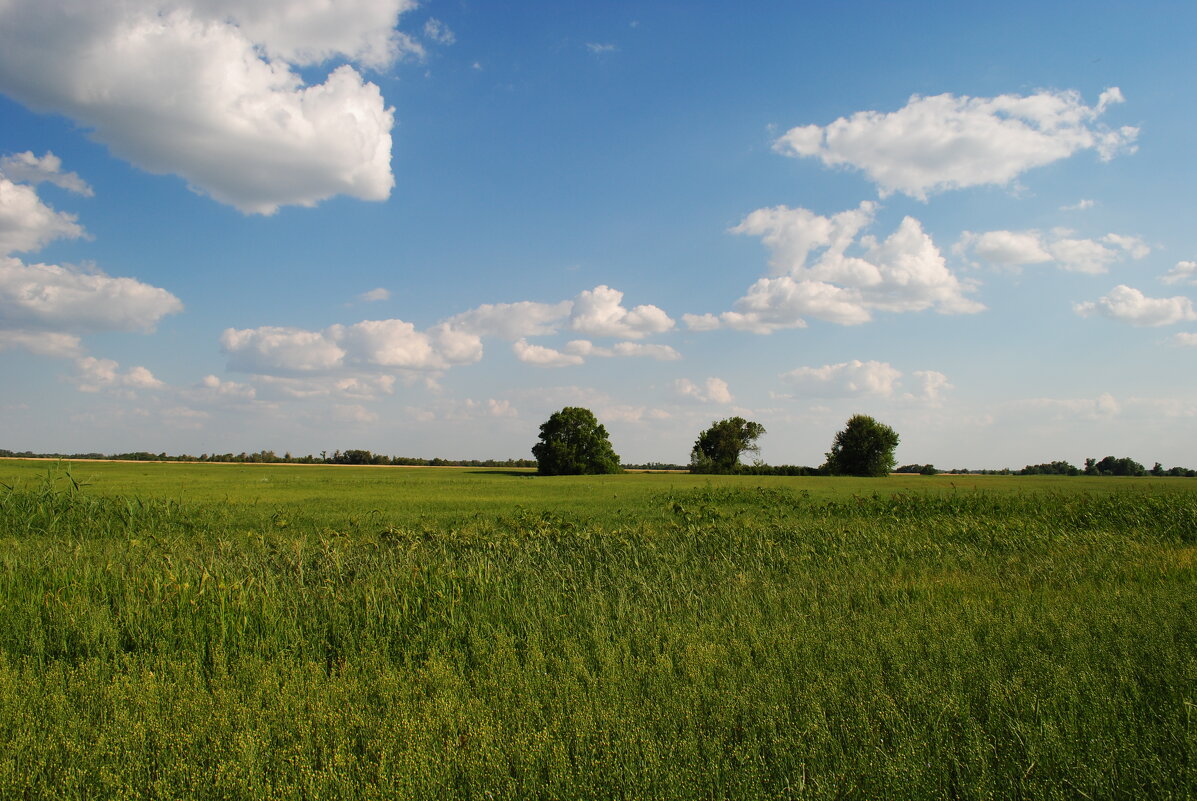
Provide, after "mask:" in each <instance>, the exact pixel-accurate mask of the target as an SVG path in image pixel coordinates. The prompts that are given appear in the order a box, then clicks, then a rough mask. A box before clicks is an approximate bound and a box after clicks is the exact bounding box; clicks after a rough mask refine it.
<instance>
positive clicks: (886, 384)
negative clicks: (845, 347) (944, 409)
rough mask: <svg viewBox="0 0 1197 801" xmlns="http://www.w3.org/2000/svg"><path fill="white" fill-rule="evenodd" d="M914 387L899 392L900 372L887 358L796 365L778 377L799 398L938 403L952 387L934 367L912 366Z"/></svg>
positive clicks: (901, 375) (900, 384)
mask: <svg viewBox="0 0 1197 801" xmlns="http://www.w3.org/2000/svg"><path fill="white" fill-rule="evenodd" d="M911 375H912V376H913V379H914V382H913V383H915V384H917V388H916V389H915V390H914V391H912V392H902V391H901V390H902V386H903V383H902V379H903V373H902V371H901V370H899V369H897V368H896V367H894V366H893V365H891V364H889V363H888V362H879V361H873V360H870V361H867V362H862V361H860V360H859V359H853V360H852V361H847V362H840V363H838V364H825V365H823V366H821V367H799V368H797V369H794V370H790V371H789V372H786V373H782V374H781V379H782V380H783V381H785V382H786V383H788V384H790V385H792V386H793V387H794V389H795V394H796V396H797V397H802V398H862V397H873V398H888V399H898V400H903V401H914V402H918V403H923V404H931V405H938V404H939V403H940V401H941V400H942V399H943V394H944V392H946V391H947V390H949V389H951V388H952V385H951V384H950V383H948V377H947V376H946V375H944V374H943V373H941V372H938V371H936V370H916V371H914V372H913V373H912V374H911Z"/></svg>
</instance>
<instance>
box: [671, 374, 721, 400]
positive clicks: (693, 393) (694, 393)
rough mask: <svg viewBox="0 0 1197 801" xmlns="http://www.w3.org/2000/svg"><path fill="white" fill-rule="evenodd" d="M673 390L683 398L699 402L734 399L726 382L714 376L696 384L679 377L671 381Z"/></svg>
mask: <svg viewBox="0 0 1197 801" xmlns="http://www.w3.org/2000/svg"><path fill="white" fill-rule="evenodd" d="M673 390H674V392H676V393H677V394H678V395H680V396H681V397H683V398H688V399H692V400H696V401H699V402H700V403H732V402H733V401H735V398H734V397H732V394H731V390H730V389H729V388H728V386H727V382H726V381H724V380H723V379H722V378H715V377H714V376H712V377H710V378H708V379H707V380H706V381H704V382H703V383H702V384H696V383H694V382H693V381H691V380H690V379H688V378H679V379H677V380H676V381H674V382H673Z"/></svg>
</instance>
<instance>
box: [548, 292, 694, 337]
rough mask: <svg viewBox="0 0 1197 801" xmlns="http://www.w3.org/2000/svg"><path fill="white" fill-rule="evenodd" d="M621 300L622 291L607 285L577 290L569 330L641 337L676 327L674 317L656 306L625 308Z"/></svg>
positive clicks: (606, 335) (597, 335) (589, 334)
mask: <svg viewBox="0 0 1197 801" xmlns="http://www.w3.org/2000/svg"><path fill="white" fill-rule="evenodd" d="M622 301H623V293H622V292H620V291H619V290H617V289H612V288H611V287H609V286H605V285H600V286H596V287H595V288H594V289H588V290H584V291H582V292H580V293H578V296H577V297H576V298H574V302H573V308H572V310H571V312H570V316H569V328H570V330H572V331H577V332H578V333H580V334H586V335H588V336H596V337H619V338H621V339H641V338H642V337H645V336H648V335H649V334H658V333H661V332H663V331H668V330H670V329H671V328H673V320H671V319H670V318H669V315H667V314H666V313H665V312H663V311H662V310H661V309H659V308H657V307H656V306H648V305H645V306H637V307H635V308H634V309H626V308H624V307H623V306H622V305H621V304H622Z"/></svg>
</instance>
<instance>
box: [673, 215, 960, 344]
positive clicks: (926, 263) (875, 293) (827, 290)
mask: <svg viewBox="0 0 1197 801" xmlns="http://www.w3.org/2000/svg"><path fill="white" fill-rule="evenodd" d="M875 212H876V204H874V203H871V202H867V201H866V202H864V203H862V204H861V205H860V206H859V207H858V208H856V209H850V210H848V211H845V212H841V213H839V214H835V215H833V216H831V217H824V216H822V215H819V214H815V213H814V212H811V211H809V210H807V209H802V208H797V209H791V208H789V207H787V206H775V207H772V208H764V209H757V210H756V211H754V212H752V213H751V214H749V215H748V216H747V217H745V218H744V220H743V221H741V222H740V224H739V225H737V226H735V227H734V228H732V229H731V231H732V233H737V234H750V235H754V236H759V237H761V240H762V241H763V242H764V243H765V246H766V247H767V248H769V251H770V254H771V258H770V261H769V266H770V272H771V273H772V276H770V277H765V278H761V279H760V280H758V281H757V282H756V283H755V284H753V285H752V286H751V287H749V289H748V292H747V294H746V295H745V296H744V297H742V298H740V300H738V301H736V303H735V304H734V306H733V309H732V311H729V312H724V313H722V314H720V315H718V316H716V315H710V314H707V315H685V316H684V317H683V318H682V319H683V320H685V322H686V324H687V325H688V326H689V327H690V328H691V330H711V329H714V328H719V327H726V328H734V329H740V330H745V331H752V332H756V333H769V332H771V331H776V330H778V329H782V328H801V327H804V326H805V325H806V318H808V317H814V318H816V319H820V320H826V321H828V322H833V323H838V324H840V325H856V324H859V323H864V322H868V321H869V320H871V319H872V316H873V312H874V311H886V312H914V311H922V310H925V309H930V308H934V309H935V310H936V311H938V312H940V313H941V314H962V313H964V314H967V313H972V312H977V311H980V310H981V309H983V308H984V307H983V306H982V305H981V304H979V303H977V302H976V301H973V300H970V299H969V298H967V297H965V295H966V293H968V292H970V291H972V287H971V286H969V285H968V284H966V283H965V282H963V281H961V280H960V279H959V278H957V277H956V276H955V275H954V274H953V273H952V271H951V270H949V269H948V267H947V263H946V261H945V260H944V257H943V255H942V254H941V253H940V252H939V248H938V247H936V245H935V243H934V241H932V239H931V237H930V236H928V235H927V234H926V233H925V232H924V231H923V228H922V225H921V224H920V223H919V221H918V220H916V219H914V218H913V217H906V218H905V219H903V220H902V222H901V224H900V225H899V226H898V229H897V230H896V231H894V232H893V233H892V234H891V235H890V236H889V237H887V238H886V239H885V240H884V241H878V240H877V239H876V238H874V237H872V236H861V232H862V231H863V230H864V229H865V228H866V227H867V226H868V225H870V224H871V223H872V221H873V217H874V214H875ZM850 250H851V251H853V252H850Z"/></svg>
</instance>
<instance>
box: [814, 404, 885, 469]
mask: <svg viewBox="0 0 1197 801" xmlns="http://www.w3.org/2000/svg"><path fill="white" fill-rule="evenodd" d="M898 439H899V438H898V432H897V431H894V430H893V429H892V428H890V427H889V426H887V425H885V424H884V423H879V422H877V421H876V420H874V419H873V418H872V417H869V416H867V415H863V414H858V415H854V416H853V417H851V418H849V419H848V424H847V426H845V427H844V430H843V431H840V432H839V433H838V434H836V435H835V440H834V441H833V442H832V444H831V452H830V453H828V454H827V463H826V464H825V465H824V466H823V467H824V469H825V470H826V471H827V472H828V473H830V474H831V475H833V476H884V475H888V474H889V472H890V471H891V470H893V469H894V465H895V464H896V462H895V461H894V449H895V448H897V447H898Z"/></svg>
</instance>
